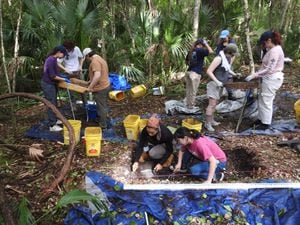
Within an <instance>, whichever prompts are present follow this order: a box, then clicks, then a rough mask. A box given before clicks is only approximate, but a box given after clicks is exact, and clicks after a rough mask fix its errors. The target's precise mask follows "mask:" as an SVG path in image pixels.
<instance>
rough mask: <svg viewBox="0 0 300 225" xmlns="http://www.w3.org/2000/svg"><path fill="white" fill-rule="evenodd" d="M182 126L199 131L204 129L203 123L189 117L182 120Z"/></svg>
mask: <svg viewBox="0 0 300 225" xmlns="http://www.w3.org/2000/svg"><path fill="white" fill-rule="evenodd" d="M182 126H183V127H186V128H188V129H190V130H197V131H199V132H200V131H201V129H202V123H201V122H200V121H199V120H196V119H194V118H187V119H184V120H182Z"/></svg>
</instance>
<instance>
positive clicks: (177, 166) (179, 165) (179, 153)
mask: <svg viewBox="0 0 300 225" xmlns="http://www.w3.org/2000/svg"><path fill="white" fill-rule="evenodd" d="M183 153H184V151H183V150H182V149H181V150H180V151H179V152H178V162H177V164H176V166H175V169H174V172H177V171H179V170H180V169H181V166H182V157H183Z"/></svg>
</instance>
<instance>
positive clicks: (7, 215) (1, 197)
mask: <svg viewBox="0 0 300 225" xmlns="http://www.w3.org/2000/svg"><path fill="white" fill-rule="evenodd" d="M9 202H10V201H8V199H7V198H6V194H5V191H4V184H3V183H2V181H1V182H0V209H1V214H2V216H3V219H4V224H6V225H17V224H18V223H17V221H16V220H15V218H16V217H15V216H14V214H13V212H12V211H11V210H10V207H9V204H8V203H9Z"/></svg>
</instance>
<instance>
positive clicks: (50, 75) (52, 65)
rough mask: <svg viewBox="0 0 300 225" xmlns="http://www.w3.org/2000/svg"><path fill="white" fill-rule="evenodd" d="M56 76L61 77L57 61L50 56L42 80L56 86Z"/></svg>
mask: <svg viewBox="0 0 300 225" xmlns="http://www.w3.org/2000/svg"><path fill="white" fill-rule="evenodd" d="M55 76H59V71H58V66H57V59H56V58H55V57H53V56H49V57H48V58H47V59H46V61H45V64H44V71H43V76H42V80H43V81H45V82H46V83H48V84H56V81H55V80H54V77H55Z"/></svg>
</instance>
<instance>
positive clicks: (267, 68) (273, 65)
mask: <svg viewBox="0 0 300 225" xmlns="http://www.w3.org/2000/svg"><path fill="white" fill-rule="evenodd" d="M283 68H284V53H283V50H282V48H281V46H280V45H276V46H275V47H273V48H271V49H270V50H269V51H267V53H266V54H265V56H264V57H263V59H262V65H261V68H260V69H259V70H258V71H257V72H256V74H257V75H258V76H270V75H272V74H274V73H276V72H282V71H283Z"/></svg>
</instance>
